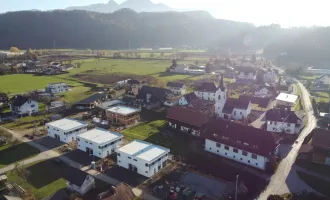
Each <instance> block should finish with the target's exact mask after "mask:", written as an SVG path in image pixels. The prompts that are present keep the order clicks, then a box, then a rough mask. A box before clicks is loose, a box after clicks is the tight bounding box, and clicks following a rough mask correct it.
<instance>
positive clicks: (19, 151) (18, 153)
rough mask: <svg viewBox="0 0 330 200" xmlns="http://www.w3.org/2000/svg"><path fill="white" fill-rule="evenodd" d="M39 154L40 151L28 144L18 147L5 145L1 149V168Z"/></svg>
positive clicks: (17, 145)
mask: <svg viewBox="0 0 330 200" xmlns="http://www.w3.org/2000/svg"><path fill="white" fill-rule="evenodd" d="M38 153H39V150H38V149H36V148H34V147H32V146H30V145H29V144H27V143H19V144H16V145H10V144H7V145H4V146H2V147H0V168H3V167H5V166H7V165H10V164H13V163H15V162H18V161H21V160H24V159H27V158H31V157H33V156H35V155H37V154H38Z"/></svg>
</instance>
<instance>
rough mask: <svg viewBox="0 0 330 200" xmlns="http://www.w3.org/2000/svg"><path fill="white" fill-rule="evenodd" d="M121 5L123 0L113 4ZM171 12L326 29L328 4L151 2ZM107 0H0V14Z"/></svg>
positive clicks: (302, 0) (322, 0)
mask: <svg viewBox="0 0 330 200" xmlns="http://www.w3.org/2000/svg"><path fill="white" fill-rule="evenodd" d="M115 1H116V2H118V3H121V2H123V1H125V0H115ZM151 1H153V2H155V3H158V2H161V3H164V4H166V5H168V6H170V7H173V8H181V9H185V8H187V9H199V10H207V11H209V12H210V13H211V14H212V15H213V16H215V17H217V18H222V19H231V20H236V21H246V22H251V23H254V24H256V25H264V24H271V23H277V24H281V25H282V26H284V27H289V26H313V25H321V26H327V25H330V12H328V7H329V5H330V2H329V0H151ZM106 2H108V0H0V13H3V12H6V11H15V10H31V9H38V10H51V9H58V8H66V7H68V6H80V5H89V4H92V3H106Z"/></svg>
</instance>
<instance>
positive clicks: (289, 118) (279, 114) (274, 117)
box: [266, 109, 301, 124]
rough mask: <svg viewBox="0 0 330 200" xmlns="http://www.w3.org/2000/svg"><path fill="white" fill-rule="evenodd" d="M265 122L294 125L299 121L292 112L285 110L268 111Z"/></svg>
mask: <svg viewBox="0 0 330 200" xmlns="http://www.w3.org/2000/svg"><path fill="white" fill-rule="evenodd" d="M266 120H269V121H276V122H286V123H294V124H296V123H297V122H298V120H301V119H300V118H299V117H298V116H297V114H296V113H295V112H294V111H291V110H287V109H270V110H267V112H266Z"/></svg>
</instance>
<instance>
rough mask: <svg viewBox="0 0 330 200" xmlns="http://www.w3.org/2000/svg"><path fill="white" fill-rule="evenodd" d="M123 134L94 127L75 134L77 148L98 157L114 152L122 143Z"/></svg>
mask: <svg viewBox="0 0 330 200" xmlns="http://www.w3.org/2000/svg"><path fill="white" fill-rule="evenodd" d="M122 138H123V135H121V134H119V133H115V132H110V131H107V130H104V129H101V128H95V129H92V130H89V131H87V132H84V133H81V134H79V135H77V141H78V149H80V150H81V151H84V152H87V153H88V154H90V155H94V156H96V157H99V158H105V157H107V156H109V155H110V154H112V153H114V152H115V150H116V149H117V148H118V146H119V145H121V144H122Z"/></svg>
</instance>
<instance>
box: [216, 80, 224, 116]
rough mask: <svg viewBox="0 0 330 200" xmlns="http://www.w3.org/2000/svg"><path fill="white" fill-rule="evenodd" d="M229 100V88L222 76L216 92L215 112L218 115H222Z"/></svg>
mask: <svg viewBox="0 0 330 200" xmlns="http://www.w3.org/2000/svg"><path fill="white" fill-rule="evenodd" d="M226 100H227V88H226V87H225V85H224V83H223V76H222V75H221V77H220V84H219V87H218V89H217V91H216V93H215V105H214V107H215V114H216V116H217V117H222V110H223V107H224V106H225V104H226Z"/></svg>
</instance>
